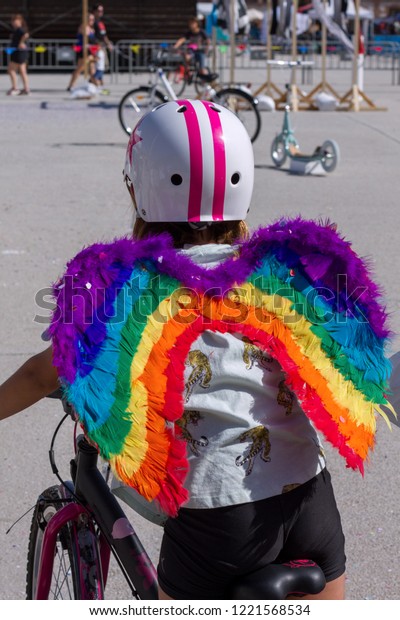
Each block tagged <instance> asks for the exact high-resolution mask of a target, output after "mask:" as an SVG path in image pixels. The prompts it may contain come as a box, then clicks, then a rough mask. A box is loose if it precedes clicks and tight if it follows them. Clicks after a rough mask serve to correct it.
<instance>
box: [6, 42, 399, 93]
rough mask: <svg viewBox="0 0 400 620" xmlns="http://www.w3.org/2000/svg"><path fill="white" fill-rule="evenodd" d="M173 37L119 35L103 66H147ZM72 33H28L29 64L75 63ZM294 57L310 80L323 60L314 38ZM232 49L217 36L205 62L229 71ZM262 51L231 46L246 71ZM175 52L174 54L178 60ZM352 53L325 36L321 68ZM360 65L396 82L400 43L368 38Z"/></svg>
mask: <svg viewBox="0 0 400 620" xmlns="http://www.w3.org/2000/svg"><path fill="white" fill-rule="evenodd" d="M172 43H173V42H172V41H164V42H160V41H155V40H150V39H142V40H128V39H125V40H120V41H118V42H117V43H116V44H115V45H114V49H113V51H112V52H111V53H110V54H109V67H108V71H109V73H110V74H111V76H112V79H113V80H117V79H118V74H119V73H128V74H129V75H132V74H134V73H137V72H141V71H146V70H147V69H148V66H149V65H150V64H151V63H152V62H154V60H155V58H156V56H157V53H158V52H159V51H160V50H166V49H168V47H170V46H171V45H172ZM74 46H75V40H74V39H30V41H29V60H28V63H29V70H30V71H36V70H42V71H43V70H46V71H61V70H64V71H65V70H69V69H71V70H72V69H73V67H74V66H75V64H76V56H77V55H76V51H75V49H74ZM12 51H13V50H12V49H11V48H10V46H9V41H5V40H0V71H5V70H6V69H7V64H8V60H9V57H10V54H11V52H12ZM297 53H298V57H299V58H301V59H302V60H308V61H309V60H311V61H312V62H313V65H312V69H308V70H307V71H304V72H303V74H302V79H303V81H306V82H311V81H312V73H313V70H319V69H321V66H322V58H321V44H320V42H318V41H307V40H305V41H298V45H297ZM272 57H273V58H274V59H282V60H287V59H290V58H291V57H292V49H291V43H290V42H289V41H288V42H285V41H283V42H279V43H277V44H273V45H272ZM230 58H231V49H230V45H229V42H221V43H218V44H217V45H216V48H215V50H214V52H212V54H211V56H210V60H209V62H210V63H211V62H213V63H214V68H215V70H216V71H218V72H219V73H220V74H221V78H222V79H223V76H224V72H226V71H229V68H230V62H231V60H230ZM266 58H267V52H266V48H265V46H264V45H262V44H259V43H257V42H247V41H241V42H238V44H237V46H236V47H235V67H236V68H237V69H244V70H246V71H251V70H255V69H262V68H265V64H266ZM178 59H179V55H177V57H176V61H178ZM351 66H352V55H351V54H350V53H349V52H347V51H346V50H345V49H344V48H343V47H342V46H341V45H340V44H338V43H337V42H335V41H328V44H327V55H326V70H327V71H329V70H350V69H351ZM364 69H365V70H367V71H386V72H389V74H390V76H391V83H392V84H396V85H399V84H400V44H399V43H391V42H386V41H384V42H377V43H374V42H369V43H368V44H367V48H366V54H365V57H364Z"/></svg>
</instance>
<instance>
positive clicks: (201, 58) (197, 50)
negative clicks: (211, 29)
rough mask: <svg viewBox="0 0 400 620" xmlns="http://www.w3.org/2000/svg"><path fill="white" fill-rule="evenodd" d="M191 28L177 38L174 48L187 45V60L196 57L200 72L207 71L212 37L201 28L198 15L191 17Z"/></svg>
mask: <svg viewBox="0 0 400 620" xmlns="http://www.w3.org/2000/svg"><path fill="white" fill-rule="evenodd" d="M188 26H189V30H188V31H187V33H186V34H185V36H183V37H181V38H180V39H178V40H177V42H176V43H175V45H174V49H179V48H180V47H182V45H186V50H187V53H186V61H187V62H190V61H191V60H192V59H194V61H195V63H196V65H197V66H198V68H199V73H203V74H205V73H207V68H206V55H207V53H208V48H209V46H210V39H209V37H208V36H207V34H206V33H205V31H204V30H203V29H202V28H200V24H199V21H198V19H197V18H196V17H191V18H190V19H189V22H188Z"/></svg>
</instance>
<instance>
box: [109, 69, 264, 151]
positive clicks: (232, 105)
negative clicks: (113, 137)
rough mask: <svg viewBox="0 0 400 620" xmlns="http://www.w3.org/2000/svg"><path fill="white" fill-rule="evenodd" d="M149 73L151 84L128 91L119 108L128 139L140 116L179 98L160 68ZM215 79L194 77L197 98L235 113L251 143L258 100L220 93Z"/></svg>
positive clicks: (235, 91)
mask: <svg viewBox="0 0 400 620" xmlns="http://www.w3.org/2000/svg"><path fill="white" fill-rule="evenodd" d="M149 71H150V76H151V79H150V83H149V84H148V85H146V86H138V87H137V88H134V89H132V90H130V91H128V92H127V93H126V94H125V95H124V96H123V97H122V99H121V101H120V103H119V106H118V117H119V121H120V123H121V125H122V127H123V129H124V131H126V133H127V134H129V135H130V134H131V133H132V131H133V128H134V127H135V125H136V123H137V122H138V120H139V118H140V117H141V116H143V114H145V113H146V112H148V111H150V110H152V109H153V108H155V107H156V106H157V105H160V104H161V103H164V102H165V101H169V100H174V101H176V100H177V98H178V97H177V95H176V93H175V92H174V89H173V87H172V84H171V82H170V81H169V80H168V78H167V76H166V73H165V71H164V70H163V69H162V67H155V66H152V67H149ZM216 75H217V74H213V75H212V76H211V77H209V76H207V75H204V76H203V75H201V74H199V73H198V74H197V79H198V81H199V83H202V90H201V92H200V94H199V95H198V97H197V98H198V99H203V100H207V101H212V102H213V103H218V104H220V105H221V106H224V107H226V108H228V109H229V110H231V111H232V112H234V114H236V115H237V116H238V117H239V119H240V120H241V121H242V123H243V125H244V126H245V127H246V129H247V132H248V134H249V136H250V139H251V141H252V142H254V140H256V138H257V136H258V135H259V133H260V129H261V115H260V112H259V110H258V101H257V99H255V98H254V97H252V95H251V94H249V93H247V92H246V91H244V90H243V89H241V88H239V87H227V88H221V89H220V88H219V87H218V85H217V84H216V83H215V81H214V78H215V79H216ZM210 79H211V82H210Z"/></svg>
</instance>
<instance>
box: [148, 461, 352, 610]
mask: <svg viewBox="0 0 400 620" xmlns="http://www.w3.org/2000/svg"><path fill="white" fill-rule="evenodd" d="M296 559H309V560H313V561H314V562H316V563H317V564H319V566H320V567H321V569H322V570H323V572H324V574H325V578H326V580H327V581H332V580H333V579H336V578H338V577H340V576H341V575H342V574H343V573H344V572H345V565H346V556H345V552H344V535H343V531H342V526H341V521H340V515H339V512H338V509H337V506H336V501H335V497H334V494H333V488H332V484H331V478H330V475H329V473H328V471H327V470H326V469H325V470H323V471H322V472H321V473H320V474H318V476H315V478H313V479H312V480H309V481H308V482H306V483H305V484H303V485H301V486H299V487H297V488H295V489H293V490H292V491H289V492H288V493H284V494H283V495H278V496H276V497H270V498H267V499H264V500H259V501H257V502H253V503H248V504H240V505H238V506H226V507H222V508H212V509H203V510H197V509H189V508H182V509H181V510H180V511H179V514H178V516H177V517H176V518H175V519H169V520H168V521H167V523H166V525H165V530H164V537H163V541H162V546H161V551H160V561H159V565H158V579H159V584H160V587H161V588H162V589H163V591H164V592H165V593H166V594H167V595H168V596H171V597H172V598H174V599H177V600H185V599H186V600H196V599H200V600H201V599H203V600H204V599H205V600H207V599H220V600H224V599H227V598H229V596H227V594H226V593H227V592H229V590H230V588H231V587H232V585H233V584H234V583H235V582H236V581H238V579H240V576H241V575H246V574H248V573H251V572H253V571H255V570H258V569H261V568H262V567H264V566H265V565H267V564H270V563H271V562H287V561H289V560H296Z"/></svg>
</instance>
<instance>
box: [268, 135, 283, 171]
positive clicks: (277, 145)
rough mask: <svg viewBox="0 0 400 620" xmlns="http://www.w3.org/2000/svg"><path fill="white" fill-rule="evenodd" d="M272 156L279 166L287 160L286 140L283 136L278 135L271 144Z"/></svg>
mask: <svg viewBox="0 0 400 620" xmlns="http://www.w3.org/2000/svg"><path fill="white" fill-rule="evenodd" d="M271 157H272V161H273V162H274V164H275V166H277V167H278V168H280V167H281V166H283V164H284V163H285V161H286V148H285V141H284V139H283V138H282V137H281V136H276V137H275V138H274V140H273V142H272V144H271Z"/></svg>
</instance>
